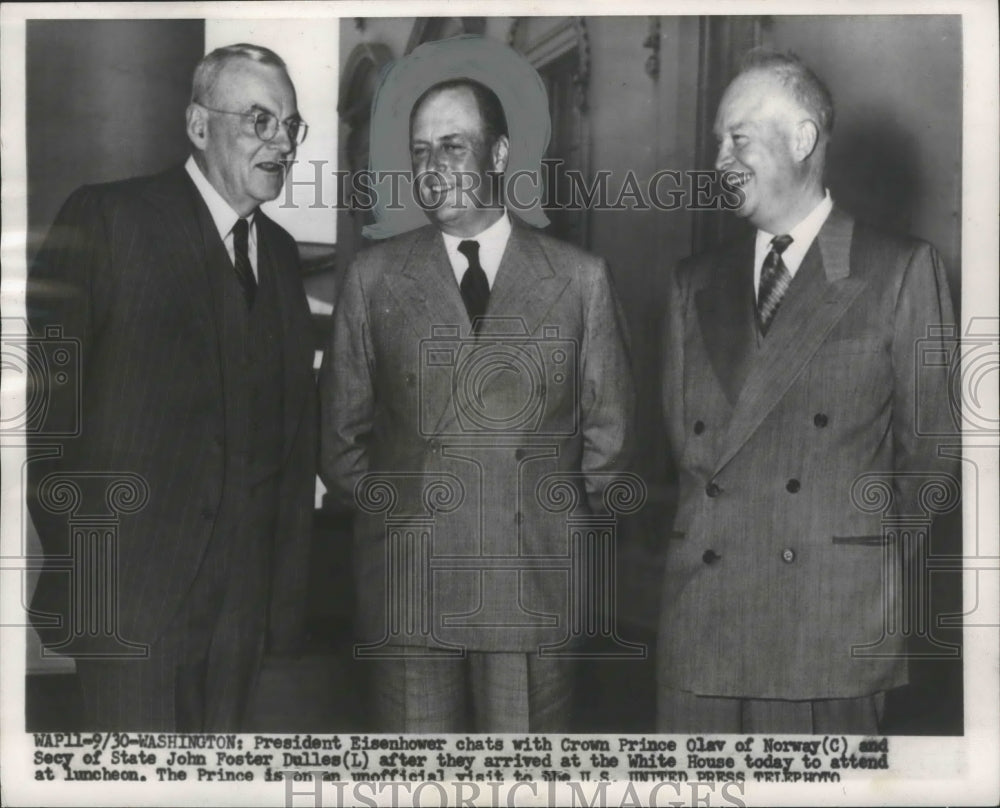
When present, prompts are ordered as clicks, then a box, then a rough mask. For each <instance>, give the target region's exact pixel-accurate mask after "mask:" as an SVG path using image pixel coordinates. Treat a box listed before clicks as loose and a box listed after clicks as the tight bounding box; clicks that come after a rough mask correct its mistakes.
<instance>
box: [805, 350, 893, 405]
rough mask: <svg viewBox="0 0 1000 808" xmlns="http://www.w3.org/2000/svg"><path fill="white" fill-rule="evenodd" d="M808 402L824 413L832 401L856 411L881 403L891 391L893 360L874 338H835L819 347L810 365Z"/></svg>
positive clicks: (832, 403)
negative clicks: (846, 404)
mask: <svg viewBox="0 0 1000 808" xmlns="http://www.w3.org/2000/svg"><path fill="white" fill-rule="evenodd" d="M808 380H809V381H808V383H809V389H810V400H811V404H812V405H813V406H814V407H815V408H816V410H815V411H816V412H826V411H828V410H829V408H831V407H832V406H834V403H835V402H852V403H851V405H850V406H852V407H854V408H855V409H856V410H861V409H864V410H870V409H871V408H872V407H877V406H881V405H882V404H883V403H885V402H886V401H887V400H888V397H889V396H890V395H891V392H892V363H891V359H890V356H889V351H888V348H887V346H886V345H885V344H884V343H883V341H882V340H881V339H879V338H877V337H858V338H851V339H838V340H832V341H830V342H826V343H824V344H823V345H821V346H820V348H819V350H818V351H817V352H816V354H815V355H814V356H813V359H812V361H811V362H810V366H809V375H808Z"/></svg>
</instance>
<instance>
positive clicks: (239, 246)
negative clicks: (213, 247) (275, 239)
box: [233, 219, 257, 308]
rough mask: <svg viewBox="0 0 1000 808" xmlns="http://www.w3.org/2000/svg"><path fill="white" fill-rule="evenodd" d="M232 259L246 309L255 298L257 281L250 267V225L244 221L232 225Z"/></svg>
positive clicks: (239, 220) (240, 220)
mask: <svg viewBox="0 0 1000 808" xmlns="http://www.w3.org/2000/svg"><path fill="white" fill-rule="evenodd" d="M233 257H234V259H235V260H234V261H233V264H234V266H235V268H236V279H237V280H238V281H239V282H240V286H241V287H242V288H243V297H245V298H246V301H247V308H250V307H251V306H253V301H254V298H255V297H256V296H257V279H256V278H255V277H254V274H253V267H252V266H250V223H249V222H248V221H247V220H246V219H237V220H236V224H234V225H233Z"/></svg>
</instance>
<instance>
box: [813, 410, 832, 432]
mask: <svg viewBox="0 0 1000 808" xmlns="http://www.w3.org/2000/svg"><path fill="white" fill-rule="evenodd" d="M813 423H814V424H816V426H818V427H819V428H820V429H822V428H823V427H825V426H826V425H827V424H828V423H830V419H829V418H827V416H826V413H822V412H818V413H816V414H815V415H814V416H813Z"/></svg>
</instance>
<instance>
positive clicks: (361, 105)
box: [337, 42, 393, 125]
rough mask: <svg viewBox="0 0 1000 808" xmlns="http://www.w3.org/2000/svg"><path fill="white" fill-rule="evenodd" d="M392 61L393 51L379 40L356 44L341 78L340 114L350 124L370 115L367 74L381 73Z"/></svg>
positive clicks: (338, 111) (338, 112) (338, 107)
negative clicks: (366, 90) (366, 89)
mask: <svg viewBox="0 0 1000 808" xmlns="http://www.w3.org/2000/svg"><path fill="white" fill-rule="evenodd" d="M392 60H393V55H392V50H391V49H390V48H389V46H388V45H383V44H381V43H379V42H362V43H360V44H358V45H355V46H354V50H352V51H351V54H350V56H348V57H347V62H346V63H345V64H344V70H343V73H342V74H341V79H340V92H339V97H340V102H339V103H338V104H337V114H338V115H340V117H341V119H342V120H344V121H347V122H348V123H349V124H351V125H353V124H355V123H356V122H357V121H358V119H359V117H360V118H367V116H368V114H369V112H370V111H371V98H370V97H369V96H367V94H366V92H365V88H366V81H365V79H366V77H367V76H368V75H370V74H373V75H376V76H377V75H378V72H379V70H381V69H382V67H383V66H384V65H386V64H388V63H389V62H391V61H392Z"/></svg>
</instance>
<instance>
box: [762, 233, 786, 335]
mask: <svg viewBox="0 0 1000 808" xmlns="http://www.w3.org/2000/svg"><path fill="white" fill-rule="evenodd" d="M791 243H792V237H791V236H775V237H774V238H773V239H771V249H770V251H769V252H768V254H767V257H766V258H764V263H763V265H762V266H761V268H760V288H759V289H758V290H757V328H758V329H760V333H761V335H762V336H766V335H767V329H768V328H769V327H770V325H771V321H772V320H774V315H775V314H776V313H777V311H778V306H780V305H781V299H782V298H783V297H784V296H785V292H787V291H788V285H789V284H790V283H791V282H792V275H791V273H790V272H789V271H788V267H786V266H785V262H784V261H783V260H782V259H781V254H782V253H783V252H784V251H785V250H786V249H788V245H789V244H791Z"/></svg>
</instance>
